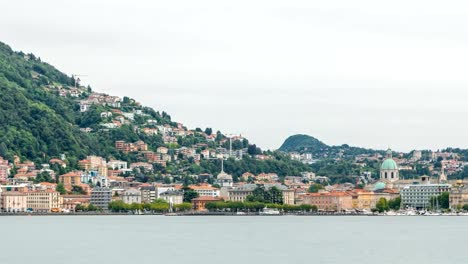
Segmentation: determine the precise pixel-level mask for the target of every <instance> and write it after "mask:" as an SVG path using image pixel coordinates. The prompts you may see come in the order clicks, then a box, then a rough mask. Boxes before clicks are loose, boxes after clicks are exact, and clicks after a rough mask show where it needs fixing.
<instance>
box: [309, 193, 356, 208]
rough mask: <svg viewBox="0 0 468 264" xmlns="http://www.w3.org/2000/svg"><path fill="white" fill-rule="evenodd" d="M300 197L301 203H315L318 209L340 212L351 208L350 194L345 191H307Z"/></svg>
mask: <svg viewBox="0 0 468 264" xmlns="http://www.w3.org/2000/svg"><path fill="white" fill-rule="evenodd" d="M301 198H302V199H301V200H302V202H301V204H309V205H315V206H317V208H318V209H319V210H320V211H334V212H340V211H343V210H351V209H353V199H352V195H351V194H350V193H347V192H319V193H308V194H305V195H303V196H302V197H301Z"/></svg>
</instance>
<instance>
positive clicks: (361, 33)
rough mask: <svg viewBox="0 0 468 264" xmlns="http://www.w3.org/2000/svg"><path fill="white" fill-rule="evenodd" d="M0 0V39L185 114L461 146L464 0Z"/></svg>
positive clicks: (349, 139) (278, 136)
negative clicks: (384, 0)
mask: <svg viewBox="0 0 468 264" xmlns="http://www.w3.org/2000/svg"><path fill="white" fill-rule="evenodd" d="M0 4H1V10H2V11H1V15H0V25H1V26H0V41H2V42H6V43H7V44H9V45H11V46H12V48H13V49H15V50H23V51H25V52H32V53H34V54H36V55H38V56H40V57H41V58H42V59H43V60H44V61H47V62H49V63H51V64H53V65H54V66H56V67H57V68H58V69H60V70H62V71H64V72H65V73H67V74H70V75H71V74H73V73H74V74H82V75H87V77H83V78H82V79H83V80H84V81H86V82H87V83H90V84H91V86H92V87H93V88H94V90H97V91H102V92H106V93H109V94H113V95H120V96H123V95H128V96H130V97H133V98H135V99H137V100H138V101H140V102H142V103H143V104H145V105H148V106H151V107H154V108H155V109H156V110H164V111H167V112H168V113H170V114H171V116H172V117H173V119H174V120H176V121H179V122H182V123H184V124H185V125H187V126H189V127H191V128H194V127H203V128H204V127H207V126H208V127H213V129H215V130H218V129H219V130H221V131H223V132H225V133H233V134H236V133H241V134H242V135H245V136H247V137H248V138H249V139H250V140H251V142H254V143H257V145H259V146H260V147H262V148H270V149H276V148H278V147H279V146H280V145H281V143H282V142H283V140H284V139H285V138H286V137H288V136H289V135H292V134H296V133H303V134H309V135H312V136H315V137H317V138H318V139H320V140H322V141H324V142H325V143H327V144H343V143H347V144H350V145H356V146H363V147H373V148H381V149H383V148H387V147H388V146H390V147H392V148H393V149H396V150H400V151H408V150H411V149H427V148H431V149H438V148H444V147H447V146H458V147H465V148H468V140H467V135H468V122H467V117H468V102H467V101H468V66H467V64H468V4H467V3H466V1H427V0H425V1H409V0H405V1H386V2H383V1H375V0H369V1H356V0H354V1H349V0H344V1H331V0H327V1H312V0H306V1H291V0H287V1H274V0H265V1H254V0H249V1H239V0H237V1H221V0H215V1H200V0H197V1H193V0H191V1H154V0H151V1H150V0H148V1H135V0H132V1H130V0H127V1H121V0H113V1H98V0H89V1H76V0H73V1H52V0H41V1H21V0H15V1H6V0H0Z"/></svg>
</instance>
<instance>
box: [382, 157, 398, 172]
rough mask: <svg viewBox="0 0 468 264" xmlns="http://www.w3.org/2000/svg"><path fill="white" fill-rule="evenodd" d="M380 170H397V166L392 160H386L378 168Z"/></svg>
mask: <svg viewBox="0 0 468 264" xmlns="http://www.w3.org/2000/svg"><path fill="white" fill-rule="evenodd" d="M380 169H381V170H398V166H397V164H396V162H395V161H394V160H393V159H390V158H389V159H386V160H385V161H384V162H383V163H382V166H381V167H380Z"/></svg>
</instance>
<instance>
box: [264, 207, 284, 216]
mask: <svg viewBox="0 0 468 264" xmlns="http://www.w3.org/2000/svg"><path fill="white" fill-rule="evenodd" d="M260 214H261V215H279V214H280V212H279V211H278V209H276V208H267V207H265V208H263V211H262V212H260Z"/></svg>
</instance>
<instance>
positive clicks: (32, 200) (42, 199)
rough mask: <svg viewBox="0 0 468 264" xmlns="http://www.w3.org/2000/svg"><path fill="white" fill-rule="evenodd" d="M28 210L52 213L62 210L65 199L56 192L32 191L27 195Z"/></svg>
mask: <svg viewBox="0 0 468 264" xmlns="http://www.w3.org/2000/svg"><path fill="white" fill-rule="evenodd" d="M26 195H27V196H26V199H27V200H26V203H27V208H28V209H32V210H33V211H34V212H40V213H50V212H51V211H52V210H53V209H58V210H59V209H60V208H62V204H63V198H62V196H60V193H59V192H56V191H30V192H27V193H26Z"/></svg>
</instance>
